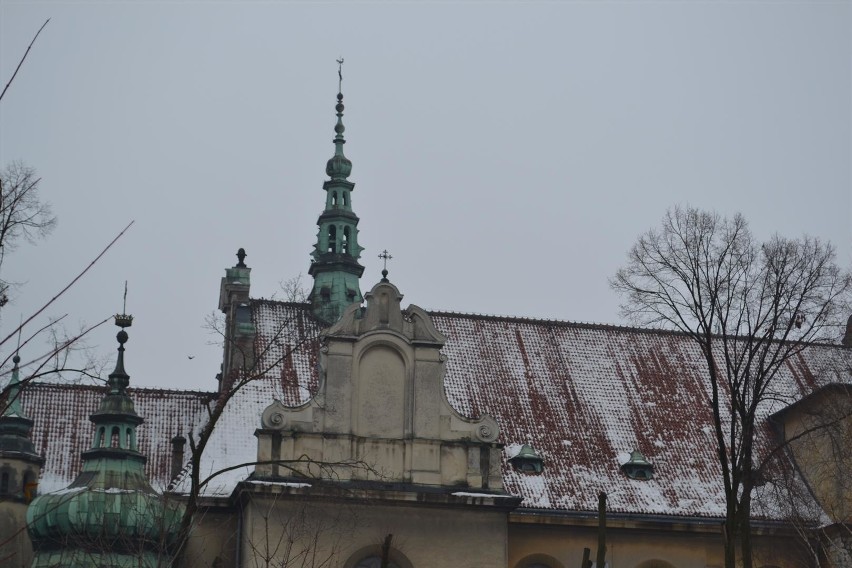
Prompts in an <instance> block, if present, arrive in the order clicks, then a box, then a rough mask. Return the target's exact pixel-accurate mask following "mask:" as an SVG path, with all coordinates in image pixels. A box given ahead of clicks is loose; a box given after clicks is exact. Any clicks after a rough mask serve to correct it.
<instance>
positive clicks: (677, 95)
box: [0, 0, 852, 389]
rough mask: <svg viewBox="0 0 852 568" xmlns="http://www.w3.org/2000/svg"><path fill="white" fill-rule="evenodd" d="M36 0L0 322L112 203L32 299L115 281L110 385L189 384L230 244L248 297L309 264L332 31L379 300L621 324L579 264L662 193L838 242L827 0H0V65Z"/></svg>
mask: <svg viewBox="0 0 852 568" xmlns="http://www.w3.org/2000/svg"><path fill="white" fill-rule="evenodd" d="M48 17H50V18H51V21H50V23H49V24H48V26H47V27H46V28H45V30H44V32H43V33H42V35H41V36H40V38H39V40H38V42H37V43H36V45H35V47H34V48H33V50H32V51H31V53H30V55H29V57H28V59H27V61H26V63H25V65H24V67H23V68H22V70H21V72H20V73H19V74H18V77H17V78H16V80H15V82H14V83H13V85H12V87H11V89H10V90H9V92H8V93H7V95H6V97H5V98H4V99H3V101H2V102H0V163H2V164H6V163H8V162H10V161H12V160H23V161H25V162H26V163H27V164H29V165H31V166H32V167H34V168H36V169H37V170H38V173H39V174H40V176H41V177H42V183H41V189H42V192H43V197H44V199H46V200H47V201H50V202H51V203H52V205H53V208H54V212H55V213H56V215H57V216H58V219H59V224H58V226H57V228H56V230H55V231H54V233H53V234H52V235H51V236H50V237H49V238H48V239H46V240H44V241H42V242H39V243H38V244H36V245H23V246H21V247H20V248H19V249H18V250H17V251H16V252H15V253H14V254H12V255H11V256H9V257H7V259H6V262H5V264H4V266H3V274H2V275H0V276H2V277H3V278H4V279H7V280H13V281H16V282H19V283H21V284H22V285H21V286H20V287H19V288H18V289H17V290H16V292H15V295H14V299H13V302H12V303H10V304H9V305H7V306H6V307H4V308H3V311H2V314H0V331H2V332H8V331H9V330H10V329H12V328H13V327H14V325H15V324H16V323H17V321H18V319H19V316H20V314H28V313H30V312H32V311H33V309H34V308H35V307H36V306H37V305H39V304H40V303H42V302H44V301H45V300H46V299H48V298H50V297H51V296H52V295H53V294H54V293H55V292H57V291H58V290H59V289H60V288H61V287H62V286H63V285H64V284H65V283H66V282H67V281H69V280H70V279H71V278H72V277H73V276H74V275H75V274H76V273H77V272H78V271H80V270H81V269H82V268H83V267H85V265H86V264H87V263H88V262H89V261H90V260H91V259H92V258H93V257H94V256H95V255H96V254H97V253H98V252H99V251H100V249H101V248H102V247H103V246H104V245H105V244H106V243H108V242H109V241H110V240H111V239H112V238H113V237H114V236H115V235H116V234H117V233H118V232H119V230H120V229H121V228H122V227H124V226H125V225H126V224H127V223H128V222H129V221H131V220H135V222H136V223H135V225H134V226H133V228H131V230H130V231H129V232H128V233H127V235H126V236H125V237H124V238H122V239H121V240H120V241H119V242H118V243H117V245H116V246H115V247H114V248H113V249H112V250H111V251H110V252H109V253H108V254H107V256H106V257H105V258H104V259H103V260H102V261H101V262H99V263H98V264H97V265H96V266H95V268H94V269H93V270H92V271H91V272H90V273H89V274H87V275H86V277H85V278H84V279H83V280H82V281H81V282H80V283H79V284H78V285H76V286H75V287H74V288H73V289H72V290H71V291H70V292H69V293H68V294H67V295H66V296H65V297H64V298H63V299H62V301H61V302H59V303H57V304H56V305H55V306H54V307H52V308H51V309H50V310H49V313H50V315H52V316H58V315H62V314H66V313H67V314H68V316H67V320H68V322H69V325H70V326H71V327H76V326H78V325H80V324H82V323H84V322H86V323H92V322H95V321H98V320H100V319H103V318H104V317H107V316H108V315H110V314H112V313H115V312H117V311H120V310H121V301H122V292H123V286H124V281H125V280H128V281H129V294H128V302H127V309H128V311H129V312H131V313H133V315H134V316H135V317H136V320H135V322H134V325H133V327H132V328H131V329H130V330H129V332H130V342H129V344H128V353H127V369H128V372H129V373H130V374H131V381H132V382H133V383H134V384H136V385H146V386H164V387H173V388H194V389H212V388H214V386H215V382H214V376H215V374H216V372H217V370H218V366H219V362H220V359H221V355H220V351H219V349H218V348H217V347H214V346H210V345H208V342H209V341H210V340H211V339H213V338H212V337H211V336H209V335H208V334H207V332H206V331H205V330H204V329H203V324H204V319H205V315H206V314H209V313H211V312H212V311H214V310H215V309H216V307H217V301H218V292H219V279H220V277H221V276H222V275H223V273H224V272H223V270H224V268H225V267H226V266H232V265H233V264H234V263H235V261H236V258H235V256H234V253H235V252H236V250H237V248H239V247H245V248H246V250H247V252H248V258H247V260H246V262H247V264H248V265H249V266H251V267H252V269H253V271H252V296H254V297H269V296H271V295H273V294H274V293H276V291H277V290H278V283H279V281H281V280H283V279H287V278H290V277H293V276H296V275H297V274H299V273H302V274H304V275H305V277H306V284H308V285H309V284H310V282H309V281H308V280H307V278H308V277H307V269H308V266H309V261H310V258H309V253H310V251H311V247H312V245H313V243H314V242H315V235H316V220H317V216H318V214H319V213H320V212H321V211H322V209H323V207H324V192H323V190H322V183H323V181H324V179H325V173H324V168H325V162H326V160H327V159H328V158H329V157H331V155H332V153H333V146H332V144H331V140H332V138H333V135H334V132H333V126H334V121H335V117H334V108H333V107H334V103H335V94H336V92H337V66H336V64H335V59H337V58H338V57H340V56H343V57H344V58H345V60H346V62H345V64H344V83H343V91H344V95H345V104H346V115H345V117H344V122H345V125H346V138H347V144H346V147H345V151H346V154H347V156H348V157H349V158H350V159H351V160H352V161H353V164H354V167H353V172H352V175H351V176H350V180H352V181H354V182H355V183H356V187H355V191H354V193H353V206H354V210H355V212H356V213H357V214H358V215H359V216H360V218H361V223H360V225H359V227H360V230H361V232H360V237H359V241H360V243H361V244H362V245H363V246H365V247H366V250H365V251H364V253H363V256H362V259H361V262H362V264H364V265H365V267H366V271H365V273H364V276H363V278H362V281H361V289H362V291H364V292H366V291H367V290H369V289H370V287H371V286H372V285H373V284H374V283H375V282H376V281H377V280H378V279H379V278H380V277H381V275H380V270H381V261H379V259H378V258H377V255H378V253H379V252H381V251H382V249H385V248H387V249H388V250H389V251H390V252H391V254H392V255H393V260H392V261H391V262H390V265H389V270H390V278H391V280H392V281H393V282H394V283H395V284H397V285H398V286H399V287H400V289H401V291H402V292H403V293H404V294H405V299H404V305H407V303H414V304H417V305H420V306H422V307H424V308H426V309H441V310H454V311H463V312H476V313H486V314H503V315H517V316H529V317H538V318H554V319H562V320H571V321H583V322H603V323H622V322H620V320H619V315H618V302H619V298H618V297H617V296H616V295H615V293H614V292H612V291H611V290H610V289H609V286H608V283H607V279H608V278H609V277H610V276H612V275H613V274H614V272H615V271H616V269H617V268H618V267H619V266H620V265H621V264H622V263H623V262H624V259H625V254H626V251H627V250H628V248H629V247H630V245H631V244H632V243H633V242H634V240H635V239H636V237H637V235H638V234H639V233H641V232H642V231H645V230H647V229H648V228H650V227H652V226H655V225H658V224H659V222H660V219H661V217H662V216H663V214H664V212H665V210H666V208H668V207H670V206H672V205H675V204H691V205H695V206H699V207H702V208H707V209H715V210H717V211H719V212H720V213H723V214H726V215H730V214H733V213H735V212H742V213H743V214H744V215H745V216H746V218H747V219H748V220H749V221H750V223H751V226H752V228H753V230H754V232H755V233H756V234H757V235H758V236H759V237H761V238H766V237H767V236H769V235H771V234H772V233H773V232H779V233H782V234H784V235H787V236H800V235H802V234H804V233H808V234H811V235H815V236H818V237H820V238H823V239H827V240H830V241H832V242H833V243H834V244H835V245H836V247H837V250H838V260H839V261H840V262H841V263H844V264H846V265H849V264H850V263H852V230H850V227H852V196H850V194H851V193H852V189H851V188H852V174H850V168H851V167H852V166H850V155H851V154H852V142H850V140H851V139H852V134H851V133H852V112H850V105H851V104H852V103H850V101H852V32H850V29H852V12H850V3H849V2H848V1H845V2H802V3H796V2H771V1H770V2H765V1H763V2H743V3H734V2H721V3H717V2H701V3H698V2H694V3H693V2H678V3H675V2H635V3H624V2H600V3H597V2H595V3H592V2H564V3H556V2H541V3H536V2H524V3H498V2H491V3H489V2H467V3H443V2H440V3H437V2H436V3H426V4H414V3H402V2H400V3H384V2H376V3H354V2H353V3H289V2H280V3H275V2H263V3H260V2H239V3H236V2H234V3H215V4H214V3H198V2H159V3H130V2H112V3H101V2H97V3H95V2H92V3H81V2H75V3H64V2H41V3H35V2H29V1H28V2H10V1H7V0H2V1H0V79H2V82H3V84H5V82H6V81H7V80H8V78H9V77H10V76H11V74H12V71H13V69H14V66H15V65H16V64H17V62H18V60H19V58H20V57H21V55H22V54H23V52H24V50H25V49H26V46H27V44H28V43H29V42H30V40H31V38H32V36H33V34H34V33H35V32H36V30H37V29H38V28H39V26H40V25H41V24H42V22H43V21H44V20H45V19H46V18H48ZM115 331H116V329H115V328H114V327H113V326H111V325H110V326H108V327H107V326H105V327H104V328H102V329H100V330H98V331H97V332H95V333H93V334H92V336H91V337H90V339H89V345H90V346H91V347H92V349H93V352H94V353H95V354H97V355H101V356H112V355H113V354H114V348H115V346H116V344H115V340H114V335H115ZM4 335H5V333H4ZM28 351H29V352H27V353H23V354H22V355H23V356H24V359H25V360H28V357H29V356H31V355H35V351H36V350H35V349H32V350H28ZM190 356H191V357H193V358H192V359H190V358H189V357H190Z"/></svg>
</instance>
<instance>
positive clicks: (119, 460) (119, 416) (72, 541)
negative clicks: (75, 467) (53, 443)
mask: <svg viewBox="0 0 852 568" xmlns="http://www.w3.org/2000/svg"><path fill="white" fill-rule="evenodd" d="M115 320H116V325H118V326H119V327H120V328H121V331H119V332H118V335H117V336H116V338H117V339H118V343H119V347H118V360H117V361H116V365H115V370H114V371H113V372H112V373H111V374H110V375H109V380H108V382H107V385H108V388H107V393H106V394H105V396H104V398H103V399H102V400H101V404H100V406H99V407H98V409H97V411H96V412H95V413H93V414H92V415H91V416H90V420H91V421H92V422H93V423H94V425H95V432H94V436H93V438H92V446H91V448H90V449H89V450H86V451H85V452H83V453H82V458H83V470H82V471H81V472H80V474H79V475H78V476H77V478H76V479H75V480H74V482H73V483H71V485H69V486H68V487H67V488H66V489H63V490H60V491H56V492H54V493H49V494H46V495H42V496H40V497H37V498H36V499H35V500H34V501H33V502H32V504H30V507H29V509H28V510H27V525H28V529H29V532H30V538H31V539H32V541H33V548H34V549H35V557H34V559H33V564H32V566H33V568H42V567H48V566H93V567H94V566H98V567H100V566H109V567H111V568H112V567H116V568H121V567H125V566H127V567H128V568H129V567H131V566H133V567H134V568H138V567H146V568H147V567H149V566H150V567H152V568H153V567H156V566H162V565H163V558H164V557H168V556H169V555H170V554H169V553H170V550H172V548H173V546H174V545H175V538H176V536H177V530H178V527H179V525H180V520H181V516H182V513H183V507H182V506H181V505H179V504H178V503H175V502H168V501H167V500H166V499H165V498H164V496H162V495H160V494H158V493H157V492H156V491H154V490H153V489H152V488H151V484H150V483H149V482H148V479H147V477H146V476H145V471H144V466H145V462H146V458H145V456H144V455H142V454H141V453H140V452H139V451H138V449H137V440H136V428H137V426H139V424H141V423H142V422H143V419H142V418H141V417H140V416H139V415H138V414H136V411H135V410H134V407H133V400H132V399H131V398H130V396H129V395H128V394H127V390H126V389H127V385H128V383H129V382H130V377H129V376H128V374H127V373H126V372H125V370H124V344H125V343H126V342H127V339H128V336H127V332H126V331H125V330H124V328H126V327H129V326H130V325H131V323H132V321H133V318H132V317H131V316H126V315H120V316H116V317H115Z"/></svg>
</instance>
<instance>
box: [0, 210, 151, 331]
mask: <svg viewBox="0 0 852 568" xmlns="http://www.w3.org/2000/svg"><path fill="white" fill-rule="evenodd" d="M135 222H136V221H131V222H130V223H128V224H127V226H126V227H125V228H124V229H122V230H121V232H120V233H119V234H118V235H117V236H116V237H115V238H114V239H113V240H111V241H110V243H109V244H108V245H107V246H106V247H105V248H104V250H102V251H101V253H100V254H99V255H98V256H96V257H95V259H94V260H93V261H92V262H90V263H89V265H88V266H87V267H86V268H84V269H83V271H82V272H80V274H78V275H77V276H76V277H75V278H74V280H72V281H71V282H69V283H68V285H67V286H65V288H63V289H62V290H60V291H59V293H58V294H56V295H55V296H54V297H53V298H51V299H50V301H49V302H47V303H46V304H44V305H43V306H42V307H41V308H39V309H38V311H36V312H35V313H34V314H33V315H31V316H30V317H28V318H27V319H26V321H24V323H22V324H21V325H19V326H18V327H16V328H15V329H14V330H13V331H12V333H10V334H9V335H7V336H6V337H5V338H4V339H3V340H2V341H0V345H4V344H5V343H6V342H7V341H9V339H10V338H12V337H14V336H15V334H16V333H18V330H19V329H21V328H23V327H24V326H25V325H27V324H28V323H30V322H31V321H32V320H34V319H35V318H36V317H38V316H39V314H41V313H42V312H43V311H44V310H46V309H47V308H48V306H50V305H51V304H52V303H53V302H55V301H56V300H58V299H59V297H60V296H61V295H62V294H64V293H65V292H67V291H68V289H69V288H70V287H71V286H73V285H74V284H76V283H77V281H78V280H79V279H80V278H82V277H83V275H84V274H86V273H87V272H88V271H89V270H90V269H91V268H92V267H93V266H94V265H95V263H96V262H97V261H99V260H100V259H101V257H102V256H103V255H105V254H106V252H107V251H108V250H109V249H110V248H112V245H114V244H115V242H116V241H117V240H118V239H120V238H121V237H122V236H123V235H124V233H126V232H127V229H129V228H130V227H131V226H132V225H133V223H135Z"/></svg>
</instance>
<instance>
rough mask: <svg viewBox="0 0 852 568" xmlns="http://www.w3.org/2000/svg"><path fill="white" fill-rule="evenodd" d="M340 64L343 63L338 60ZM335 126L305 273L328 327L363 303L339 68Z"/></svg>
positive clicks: (316, 311) (318, 311) (316, 310)
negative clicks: (322, 201)
mask: <svg viewBox="0 0 852 568" xmlns="http://www.w3.org/2000/svg"><path fill="white" fill-rule="evenodd" d="M338 63H339V64H341V65H342V63H343V60H342V59H341V60H338ZM338 75H339V77H340V83H339V84H338V93H337V105H336V106H335V107H334V108H335V110H336V111H337V124H336V125H335V127H334V131H335V133H336V134H335V136H334V140H333V142H334V155H333V156H332V157H331V159H330V160H329V161H328V163H327V164H326V166H325V173H326V174H328V176H329V178H330V179H329V180H328V181H326V182H325V183H324V184H323V186H322V188H323V189H324V190H325V192H326V196H325V210H324V211H323V212H322V214H321V215H320V216H319V219H317V226H318V227H319V231H318V233H317V242H316V244H315V245H314V250H313V252H312V253H311V256H312V257H313V260H312V262H311V267H310V269H309V270H308V274H310V275H311V276H313V277H314V285H313V289H312V290H311V294H310V302H311V307H312V309H313V313H314V315H315V316H316V317H317V318H319V319H320V320H321V321H323V322H325V323H328V324H331V323H334V322H335V321H337V320H338V318H339V317H340V315H341V314H342V313H343V310H344V309H345V308H346V306H348V305H350V304H352V303H356V302H357V303H360V302H361V301H362V299H363V298H362V296H361V289H360V286H359V278H361V274H363V272H364V267H363V266H361V265H360V264H359V263H358V259H359V258H360V257H361V251H363V250H364V249H363V248H362V247H361V246H360V245H359V244H358V221H359V219H358V216H357V215H355V213H354V212H353V210H352V191H353V190H354V189H355V184H354V183H352V182H351V181H349V179H348V178H349V174H350V173H351V172H352V162H351V161H350V160H349V159H348V158H347V157H346V156H345V155H344V154H343V145H344V144H345V143H346V140H345V139H344V138H343V132H344V131H345V130H346V128H345V127H344V126H343V108H344V107H343V92H342V91H343V89H342V81H343V74H342V71H341V69H338Z"/></svg>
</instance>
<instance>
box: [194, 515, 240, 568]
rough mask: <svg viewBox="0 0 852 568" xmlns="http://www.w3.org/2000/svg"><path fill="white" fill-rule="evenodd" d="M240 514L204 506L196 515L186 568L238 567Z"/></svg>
mask: <svg viewBox="0 0 852 568" xmlns="http://www.w3.org/2000/svg"><path fill="white" fill-rule="evenodd" d="M238 519H239V515H238V513H237V512H236V511H235V510H233V509H217V508H208V509H201V510H199V511H198V513H197V514H196V516H195V520H194V525H193V527H192V534H191V536H190V538H189V541H188V542H187V547H186V552H185V554H184V557H183V562H182V563H181V566H182V568H228V567H231V566H236V565H237V563H236V561H237V544H238V540H239V520H238Z"/></svg>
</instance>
